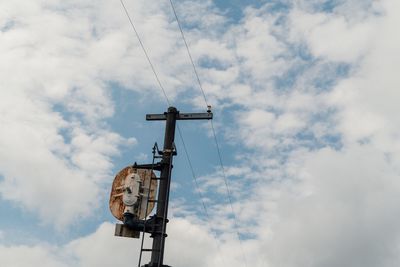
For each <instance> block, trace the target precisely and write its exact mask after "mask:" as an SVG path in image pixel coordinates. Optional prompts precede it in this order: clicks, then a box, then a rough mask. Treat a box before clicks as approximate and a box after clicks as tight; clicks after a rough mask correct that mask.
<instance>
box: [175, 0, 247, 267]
mask: <svg viewBox="0 0 400 267" xmlns="http://www.w3.org/2000/svg"><path fill="white" fill-rule="evenodd" d="M169 3H170V5H171V8H172V11H173V13H174V16H175V19H176V22H177V24H178V27H179V31H180V33H181V36H182V40H183V42H184V44H185V47H186V51H187V54H188V56H189V59H190V62H191V65H192V68H193V72H194V74H195V76H196V79H197V83H198V85H199V89H200V91H201V93H202V95H203V99H204V102H205V104H206V106H207V108H209V107H210V105H209V104H208V101H207V97H206V94H205V92H204V89H203V86H202V83H201V80H200V76H199V74H198V71H197V68H196V65H195V64H194V60H193V57H192V53H191V52H190V49H189V45H188V43H187V41H186V37H185V34H184V32H183V29H182V25H181V23H180V20H179V18H178V14H177V12H176V8H175V5H174V3H173V2H172V0H169ZM210 124H211V130H212V133H213V136H214V141H215V146H216V149H217V154H218V158H219V163H220V166H221V171H222V176H223V179H224V184H225V187H226V191H227V195H228V200H229V204H230V207H231V211H232V216H233V219H234V227H235V230H236V233H237V237H238V240H239V243H240V247H241V251H242V256H243V262H244V265H245V266H247V260H246V256H245V253H244V250H243V241H242V238H241V236H240V233H239V226H238V223H237V217H236V213H235V211H234V209H233V201H232V197H231V195H232V193H231V190H230V187H229V184H228V179H227V177H226V172H225V167H224V164H223V161H222V155H221V149H220V146H219V143H218V139H217V134H216V132H215V127H214V123H213V121H212V120H210Z"/></svg>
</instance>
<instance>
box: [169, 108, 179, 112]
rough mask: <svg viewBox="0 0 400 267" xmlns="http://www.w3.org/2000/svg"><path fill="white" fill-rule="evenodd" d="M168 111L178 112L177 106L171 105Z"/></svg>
mask: <svg viewBox="0 0 400 267" xmlns="http://www.w3.org/2000/svg"><path fill="white" fill-rule="evenodd" d="M168 113H178V110H177V109H176V107H169V108H168Z"/></svg>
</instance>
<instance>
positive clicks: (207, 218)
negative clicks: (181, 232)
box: [177, 124, 226, 266]
mask: <svg viewBox="0 0 400 267" xmlns="http://www.w3.org/2000/svg"><path fill="white" fill-rule="evenodd" d="M177 128H178V134H179V137H180V139H181V142H182V146H183V151H184V152H185V156H186V159H187V162H188V165H189V168H190V171H191V173H192V178H193V181H194V183H195V186H196V192H197V194H198V198H199V199H200V201H201V204H202V206H203V211H204V214H205V215H206V221H207V223H208V226H209V227H210V232H211V234H212V236H213V238H214V240H215V242H216V244H217V249H218V252H221V248H220V246H219V242H218V238H217V235H216V233H214V231H213V229H212V227H211V217H210V215H209V213H208V209H207V206H206V203H205V202H204V197H203V194H202V193H201V191H200V185H199V182H198V179H197V176H196V174H195V172H194V168H193V164H192V161H191V160H190V157H189V153H188V150H187V147H186V144H185V141H184V139H183V134H182V131H181V128H180V127H179V124H177ZM220 254H221V253H220ZM220 254H218V255H219V256H220V260H221V261H222V266H226V264H225V261H224V259H223V258H222V257H221V255H220Z"/></svg>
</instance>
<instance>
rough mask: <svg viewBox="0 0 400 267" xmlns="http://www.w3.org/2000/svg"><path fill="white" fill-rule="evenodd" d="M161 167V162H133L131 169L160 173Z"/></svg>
mask: <svg viewBox="0 0 400 267" xmlns="http://www.w3.org/2000/svg"><path fill="white" fill-rule="evenodd" d="M162 165H163V164H162V163H161V162H157V163H156V164H137V163H136V162H135V163H133V165H132V168H135V169H145V170H155V171H161V169H162Z"/></svg>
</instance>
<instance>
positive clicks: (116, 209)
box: [109, 166, 157, 221]
mask: <svg viewBox="0 0 400 267" xmlns="http://www.w3.org/2000/svg"><path fill="white" fill-rule="evenodd" d="M131 173H137V174H138V175H139V176H140V179H141V181H142V185H143V187H144V188H149V185H150V182H151V189H150V200H154V199H155V196H156V191H157V181H156V180H151V179H150V178H151V177H153V178H155V177H156V175H155V174H154V172H152V171H151V170H144V169H135V168H132V167H131V166H129V167H126V168H124V169H122V170H121V171H120V172H119V173H118V174H117V175H116V176H115V178H114V181H113V184H112V188H111V193H110V201H109V206H110V211H111V213H112V215H113V216H114V217H115V218H117V219H118V220H120V221H123V219H124V209H125V205H124V203H123V202H122V195H123V187H124V181H125V177H126V176H127V175H129V174H131ZM143 194H144V196H145V197H147V191H146V192H143ZM153 208H154V202H150V203H149V204H148V211H147V214H145V213H146V212H145V211H146V203H145V202H143V203H140V206H139V209H138V214H137V215H138V216H139V218H140V219H144V218H145V217H146V216H147V215H148V214H149V213H150V212H151V211H152V210H153Z"/></svg>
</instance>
